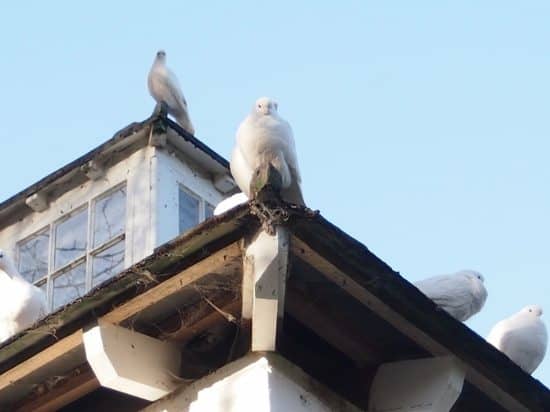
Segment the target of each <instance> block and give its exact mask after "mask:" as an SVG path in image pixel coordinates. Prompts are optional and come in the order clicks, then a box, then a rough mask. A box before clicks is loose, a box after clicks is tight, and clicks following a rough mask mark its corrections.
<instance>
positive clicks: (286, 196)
mask: <svg viewBox="0 0 550 412" xmlns="http://www.w3.org/2000/svg"><path fill="white" fill-rule="evenodd" d="M281 197H282V198H283V200H285V201H287V202H289V203H294V204H295V205H300V206H305V205H306V203H305V202H304V196H303V195H302V189H301V188H300V184H299V183H298V182H297V181H296V179H292V181H291V183H290V186H289V187H287V188H286V189H283V190H281Z"/></svg>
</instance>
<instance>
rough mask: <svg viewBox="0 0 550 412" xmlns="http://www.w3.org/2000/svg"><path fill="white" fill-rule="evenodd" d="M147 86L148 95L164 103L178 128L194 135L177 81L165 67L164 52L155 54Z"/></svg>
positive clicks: (185, 103) (159, 102)
mask: <svg viewBox="0 0 550 412" xmlns="http://www.w3.org/2000/svg"><path fill="white" fill-rule="evenodd" d="M147 86H148V87H149V93H151V96H153V98H154V99H155V100H156V101H157V103H158V104H163V103H164V104H165V105H166V110H167V111H168V113H169V114H171V115H172V116H174V118H175V119H176V121H177V122H178V123H179V124H180V126H181V127H183V128H184V129H185V130H186V131H187V132H189V133H191V134H192V135H194V134H195V128H194V127H193V124H192V123H191V119H190V118H189V112H188V109H187V102H186V101H185V97H183V93H182V92H181V88H180V86H179V83H178V79H177V78H176V76H175V75H174V73H172V72H171V71H170V69H168V67H166V52H165V51H164V50H160V51H158V52H157V56H156V57H155V61H154V62H153V65H152V66H151V70H150V71H149V76H148V77H147Z"/></svg>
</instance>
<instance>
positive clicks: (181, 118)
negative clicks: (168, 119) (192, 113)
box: [174, 111, 195, 136]
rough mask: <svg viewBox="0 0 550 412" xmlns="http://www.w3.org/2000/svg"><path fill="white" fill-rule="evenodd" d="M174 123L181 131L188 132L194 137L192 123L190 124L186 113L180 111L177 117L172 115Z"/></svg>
mask: <svg viewBox="0 0 550 412" xmlns="http://www.w3.org/2000/svg"><path fill="white" fill-rule="evenodd" d="M174 117H175V119H176V122H178V124H179V125H180V126H181V127H183V129H184V130H185V131H186V132H188V133H189V134H192V135H193V136H194V135H195V128H194V127H193V123H191V119H190V118H189V115H188V114H187V111H182V112H181V113H178V114H177V115H174Z"/></svg>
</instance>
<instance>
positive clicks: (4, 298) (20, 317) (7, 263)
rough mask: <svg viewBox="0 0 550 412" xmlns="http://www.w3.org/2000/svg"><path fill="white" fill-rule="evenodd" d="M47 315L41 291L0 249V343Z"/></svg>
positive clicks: (44, 299)
mask: <svg viewBox="0 0 550 412" xmlns="http://www.w3.org/2000/svg"><path fill="white" fill-rule="evenodd" d="M46 313H47V308H46V298H45V296H44V293H43V292H42V290H40V289H39V288H37V287H36V286H34V285H32V284H30V283H29V282H27V281H26V280H25V279H23V277H22V276H21V275H20V274H19V272H18V271H17V268H16V267H15V263H14V262H13V260H12V259H11V258H10V257H9V256H8V255H6V253H5V252H4V251H2V250H0V342H3V341H5V340H6V339H8V338H9V337H10V336H12V335H15V334H16V333H18V332H20V331H22V330H23V329H26V328H28V327H29V326H31V325H32V324H33V323H34V322H36V321H37V320H38V319H40V318H42V317H44V316H45V315H46Z"/></svg>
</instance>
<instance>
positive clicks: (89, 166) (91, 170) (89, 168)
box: [80, 159, 105, 180]
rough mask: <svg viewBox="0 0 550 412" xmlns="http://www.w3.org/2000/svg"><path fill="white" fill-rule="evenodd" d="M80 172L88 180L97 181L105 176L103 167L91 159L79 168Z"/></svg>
mask: <svg viewBox="0 0 550 412" xmlns="http://www.w3.org/2000/svg"><path fill="white" fill-rule="evenodd" d="M80 170H82V171H83V172H84V173H85V174H86V176H87V177H88V179H90V180H99V179H101V178H102V177H103V176H104V175H105V166H104V165H103V164H102V163H101V162H99V161H98V160H96V159H92V160H90V161H89V162H86V163H85V164H83V165H82V166H80Z"/></svg>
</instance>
